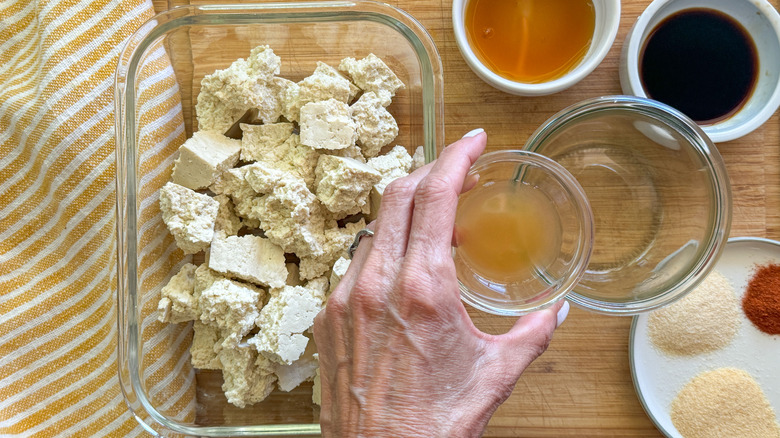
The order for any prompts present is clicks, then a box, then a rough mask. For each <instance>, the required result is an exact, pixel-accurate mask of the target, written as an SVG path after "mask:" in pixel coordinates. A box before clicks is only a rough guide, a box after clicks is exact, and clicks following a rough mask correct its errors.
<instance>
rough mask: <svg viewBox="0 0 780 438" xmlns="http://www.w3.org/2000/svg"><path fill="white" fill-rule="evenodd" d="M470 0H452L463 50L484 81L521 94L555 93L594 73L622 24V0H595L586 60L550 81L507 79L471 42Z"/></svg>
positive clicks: (460, 46) (540, 94)
mask: <svg viewBox="0 0 780 438" xmlns="http://www.w3.org/2000/svg"><path fill="white" fill-rule="evenodd" d="M468 1H469V0H453V2H452V27H453V29H454V30H455V41H456V42H457V43H458V48H460V53H461V54H462V55H463V58H464V59H465V60H466V63H467V64H468V65H469V67H471V70H473V71H474V73H476V74H477V76H479V77H480V79H482V80H483V81H485V82H487V83H488V84H490V85H492V86H493V87H495V88H497V89H499V90H501V91H504V92H507V93H511V94H517V95H520V96H542V95H546V94H553V93H557V92H559V91H562V90H565V89H567V88H569V87H571V86H572V85H574V84H576V83H577V82H579V81H581V80H582V79H583V78H584V77H585V76H587V75H588V74H590V72H592V71H593V70H594V69H595V68H596V67H598V65H599V64H600V63H601V61H602V60H603V59H604V57H605V56H606V55H607V52H609V49H610V48H611V47H612V43H613V42H614V41H615V35H617V31H618V26H619V24H620V0H593V6H594V7H595V8H596V11H595V12H596V14H595V15H596V23H595V30H594V33H593V39H592V41H591V44H590V49H588V52H587V53H586V54H585V56H584V57H583V59H582V61H580V63H579V64H578V65H577V66H576V67H575V68H574V69H572V70H571V71H569V72H568V73H566V74H565V75H563V76H561V77H560V78H558V79H554V80H551V81H548V82H542V83H538V84H530V83H524V82H517V81H512V80H509V79H506V78H504V77H502V76H499V75H498V74H496V73H494V72H493V71H492V70H490V68H488V67H487V66H486V65H485V64H483V63H482V61H480V60H479V58H478V57H477V55H476V54H474V51H473V50H472V49H471V46H470V45H469V40H468V37H467V36H466V29H465V18H464V17H465V11H466V4H467V3H468Z"/></svg>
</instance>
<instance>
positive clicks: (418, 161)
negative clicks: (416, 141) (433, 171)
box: [411, 146, 425, 171]
mask: <svg viewBox="0 0 780 438" xmlns="http://www.w3.org/2000/svg"><path fill="white" fill-rule="evenodd" d="M423 166H425V148H424V147H422V146H417V149H415V150H414V155H412V169H411V171H415V170H417V169H419V168H421V167H423Z"/></svg>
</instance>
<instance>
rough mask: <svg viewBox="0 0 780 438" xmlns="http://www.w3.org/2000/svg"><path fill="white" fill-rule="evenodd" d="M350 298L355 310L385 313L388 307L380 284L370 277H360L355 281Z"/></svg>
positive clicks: (372, 313)
mask: <svg viewBox="0 0 780 438" xmlns="http://www.w3.org/2000/svg"><path fill="white" fill-rule="evenodd" d="M349 300H350V305H351V306H352V307H353V308H354V309H355V310H359V311H361V312H362V313H368V314H371V315H374V314H380V313H383V312H384V309H385V308H386V307H387V302H386V300H385V299H384V294H382V293H381V287H380V285H379V284H378V283H377V282H376V281H374V280H369V279H360V280H358V281H357V282H356V283H355V286H353V287H352V293H351V294H350V296H349Z"/></svg>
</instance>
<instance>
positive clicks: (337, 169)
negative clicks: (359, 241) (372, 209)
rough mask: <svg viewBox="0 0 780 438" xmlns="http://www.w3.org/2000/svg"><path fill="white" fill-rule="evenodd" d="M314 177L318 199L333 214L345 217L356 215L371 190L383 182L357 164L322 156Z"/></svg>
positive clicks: (334, 157)
mask: <svg viewBox="0 0 780 438" xmlns="http://www.w3.org/2000/svg"><path fill="white" fill-rule="evenodd" d="M314 174H315V176H316V179H315V182H314V185H315V187H316V189H315V193H316V194H317V199H319V200H320V202H322V204H323V205H324V206H325V207H326V208H327V209H328V210H329V211H331V212H332V213H337V214H344V215H348V214H354V213H357V212H359V211H360V209H361V207H363V205H365V203H366V199H367V198H368V194H369V192H370V191H371V187H372V186H373V185H374V184H376V183H378V182H379V181H380V180H381V179H382V175H381V174H380V173H379V172H377V171H376V170H374V169H373V168H372V167H370V166H368V165H366V164H363V163H361V162H360V161H357V160H354V159H352V158H344V157H337V156H333V155H321V156H320V159H319V162H318V163H317V168H316V169H315V171H314Z"/></svg>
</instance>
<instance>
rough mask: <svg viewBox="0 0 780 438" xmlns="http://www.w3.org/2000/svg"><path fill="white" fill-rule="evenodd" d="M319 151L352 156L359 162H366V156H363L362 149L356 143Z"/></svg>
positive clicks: (326, 153) (340, 155)
mask: <svg viewBox="0 0 780 438" xmlns="http://www.w3.org/2000/svg"><path fill="white" fill-rule="evenodd" d="M319 152H320V153H321V154H324V155H335V156H337V157H344V158H352V159H354V160H358V161H360V162H361V163H365V162H366V157H364V156H363V151H362V150H361V149H360V146H358V145H356V144H353V145H351V146H348V147H345V148H344V149H336V150H325V149H320V151H319ZM315 167H316V164H315Z"/></svg>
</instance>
